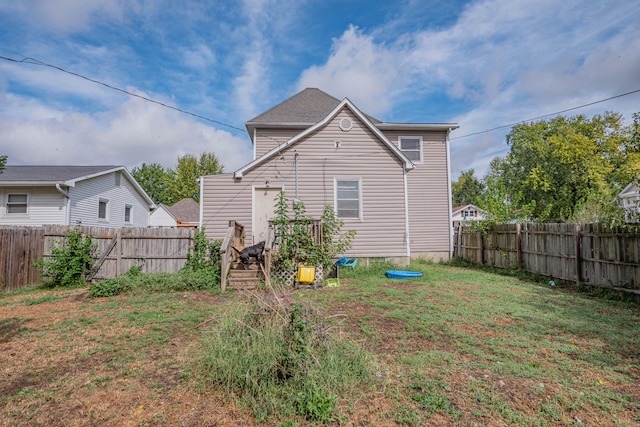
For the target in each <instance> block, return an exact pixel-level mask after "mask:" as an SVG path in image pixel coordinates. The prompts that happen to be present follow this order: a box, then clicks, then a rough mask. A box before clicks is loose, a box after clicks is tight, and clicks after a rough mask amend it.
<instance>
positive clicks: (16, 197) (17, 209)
mask: <svg viewBox="0 0 640 427" xmlns="http://www.w3.org/2000/svg"><path fill="white" fill-rule="evenodd" d="M28 200H29V198H28V196H27V195H26V194H9V195H8V196H7V213H8V214H26V213H27V206H28Z"/></svg>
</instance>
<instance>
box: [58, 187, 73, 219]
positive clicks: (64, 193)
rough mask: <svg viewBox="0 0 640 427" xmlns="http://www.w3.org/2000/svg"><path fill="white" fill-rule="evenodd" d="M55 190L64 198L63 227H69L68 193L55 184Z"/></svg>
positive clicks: (69, 208)
mask: <svg viewBox="0 0 640 427" xmlns="http://www.w3.org/2000/svg"><path fill="white" fill-rule="evenodd" d="M56 190H58V192H59V193H60V194H62V195H63V196H64V197H65V201H64V208H65V211H66V212H65V215H64V216H65V220H64V221H65V225H70V224H69V222H70V221H71V207H70V202H69V201H70V198H69V193H68V192H66V191H64V190H63V189H62V187H60V184H56Z"/></svg>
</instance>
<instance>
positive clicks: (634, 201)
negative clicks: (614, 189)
mask: <svg viewBox="0 0 640 427" xmlns="http://www.w3.org/2000/svg"><path fill="white" fill-rule="evenodd" d="M618 199H619V203H620V207H622V208H623V209H625V210H626V211H627V212H630V213H631V212H633V213H634V214H637V213H640V186H638V184H635V183H633V182H632V183H631V184H629V185H627V186H626V187H624V190H622V191H621V192H620V193H619V194H618Z"/></svg>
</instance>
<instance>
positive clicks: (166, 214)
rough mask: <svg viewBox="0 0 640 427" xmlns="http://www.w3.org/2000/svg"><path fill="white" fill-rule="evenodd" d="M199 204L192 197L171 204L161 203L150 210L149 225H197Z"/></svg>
mask: <svg viewBox="0 0 640 427" xmlns="http://www.w3.org/2000/svg"><path fill="white" fill-rule="evenodd" d="M199 224H200V205H198V203H197V202H196V201H195V200H193V199H182V200H180V201H179V202H178V203H176V204H174V205H173V206H167V205H165V204H163V203H160V205H159V206H158V207H157V208H156V209H154V210H153V212H151V216H150V217H149V226H150V227H194V228H195V227H198V225H199Z"/></svg>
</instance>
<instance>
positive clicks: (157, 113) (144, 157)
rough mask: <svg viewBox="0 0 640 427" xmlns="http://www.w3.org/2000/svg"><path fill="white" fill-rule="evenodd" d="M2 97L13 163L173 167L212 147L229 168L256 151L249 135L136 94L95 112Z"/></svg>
mask: <svg viewBox="0 0 640 427" xmlns="http://www.w3.org/2000/svg"><path fill="white" fill-rule="evenodd" d="M131 90H133V89H131ZM3 100H4V101H5V108H6V110H7V111H11V112H12V114H11V115H10V116H7V115H6V114H2V115H1V116H0V141H2V147H0V151H2V153H3V154H6V155H8V156H9V164H58V165H60V164H75V165H83V164H94V165H95V164H116V165H121V164H123V165H125V166H127V167H129V168H133V167H134V166H137V165H140V164H142V163H160V164H162V165H164V166H165V167H175V165H176V163H177V159H178V157H180V156H182V155H184V154H199V153H202V152H213V153H214V154H215V155H216V157H218V159H219V160H220V161H221V162H222V164H223V165H224V167H225V171H228V172H230V171H233V170H234V169H237V168H238V167H240V166H242V165H244V164H246V163H247V162H248V161H250V160H251V156H252V147H251V145H250V143H249V141H248V140H247V139H246V138H239V137H235V136H233V135H231V134H229V133H228V132H226V131H221V130H217V129H215V128H212V127H210V126H206V125H203V124H201V123H198V122H196V121H194V120H191V119H190V118H187V117H185V116H182V115H180V113H178V112H174V111H171V110H169V109H166V108H164V107H161V106H159V105H155V104H152V103H149V102H146V101H143V100H141V99H138V98H133V97H130V98H128V99H127V100H126V101H125V102H123V103H121V104H119V105H117V106H115V107H114V108H113V109H111V110H110V111H108V112H104V113H97V114H86V113H79V112H75V111H61V110H59V109H57V108H55V107H50V106H47V105H43V104H41V103H40V102H39V101H36V100H33V99H29V98H23V97H18V96H15V95H5V96H4V99H3Z"/></svg>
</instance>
